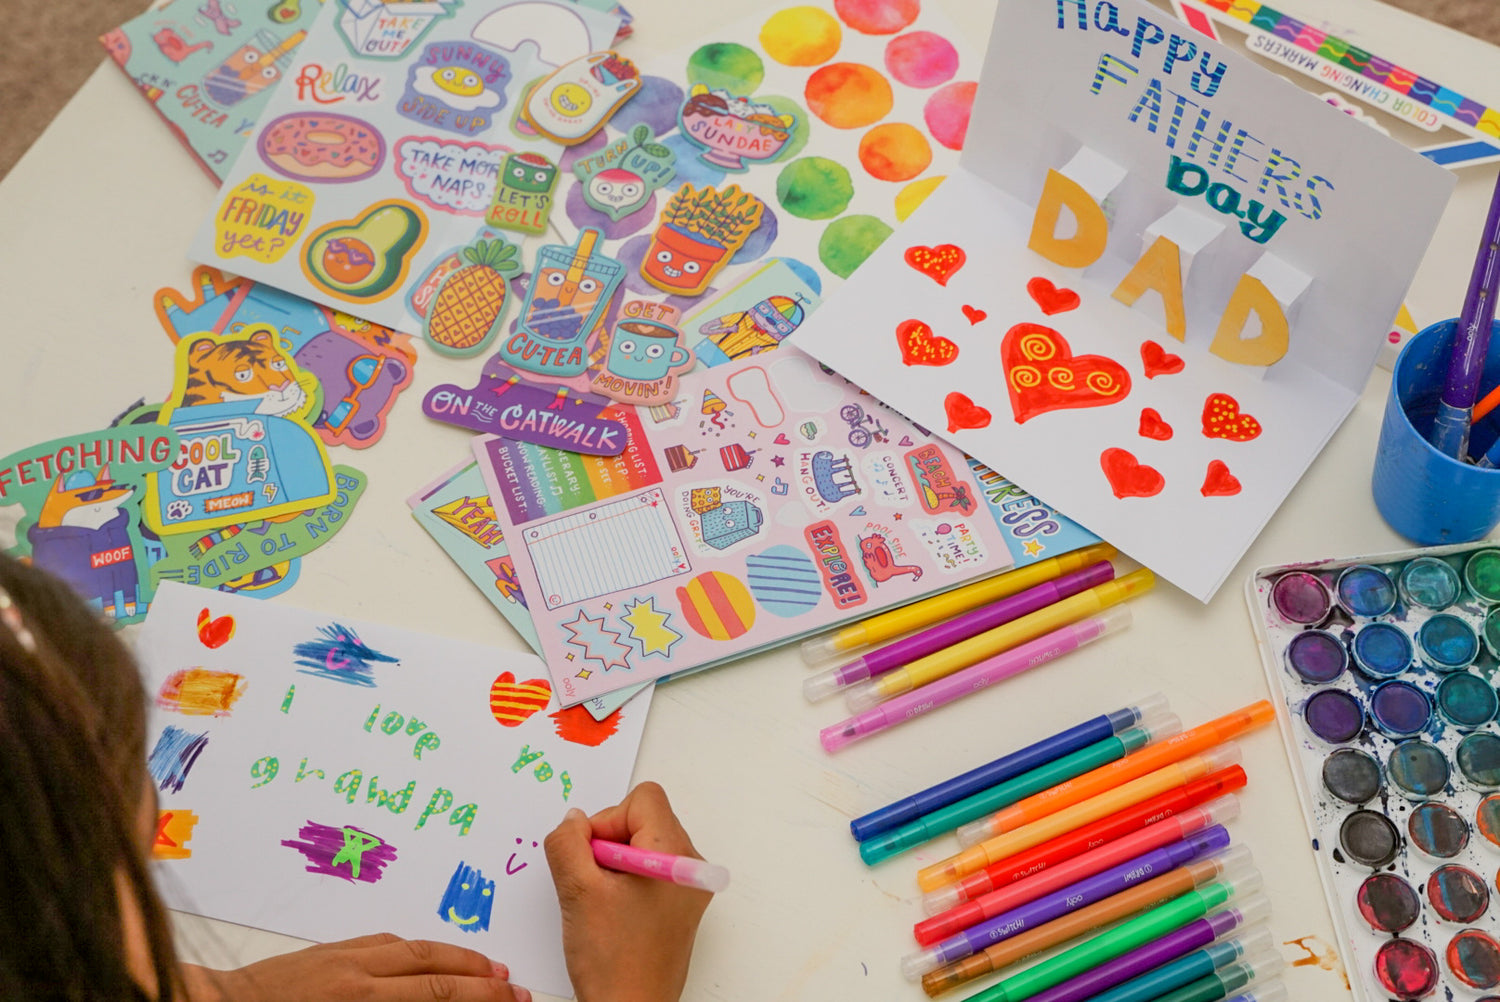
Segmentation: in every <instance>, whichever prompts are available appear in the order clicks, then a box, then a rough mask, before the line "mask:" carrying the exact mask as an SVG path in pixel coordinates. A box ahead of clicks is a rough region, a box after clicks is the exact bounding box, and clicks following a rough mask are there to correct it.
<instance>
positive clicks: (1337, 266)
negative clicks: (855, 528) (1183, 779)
mask: <svg viewBox="0 0 1500 1002" xmlns="http://www.w3.org/2000/svg"><path fill="white" fill-rule="evenodd" d="M1023 95H1024V99H1023ZM973 121H974V123H975V125H974V128H972V129H971V130H970V132H969V135H968V141H967V145H966V147H965V150H964V155H963V170H962V171H961V172H959V173H956V174H955V175H953V176H952V177H950V178H949V179H948V180H947V182H945V183H944V184H943V186H942V187H941V188H940V189H939V190H938V191H937V192H935V193H934V194H933V195H932V196H931V197H930V198H929V199H928V201H927V203H925V204H924V205H923V206H922V208H921V209H919V210H918V211H917V212H916V213H915V214H914V215H913V216H912V217H911V219H910V220H908V221H907V223H906V224H905V226H904V227H903V228H902V229H901V230H900V231H899V232H898V233H897V235H896V236H894V237H893V238H892V239H891V240H889V241H887V242H886V243H885V244H884V245H883V246H882V247H881V248H880V250H879V251H877V252H876V254H875V255H874V256H873V257H872V258H871V259H870V260H869V261H867V262H866V263H865V265H864V266H863V267H861V269H860V270H859V272H857V273H856V274H855V276H854V278H853V279H852V280H851V281H850V282H849V283H848V286H847V287H846V288H845V289H844V290H843V291H842V293H841V294H840V295H839V296H837V297H835V298H833V299H832V300H831V301H830V302H827V303H825V304H824V305H823V306H822V308H821V309H819V310H818V311H817V313H815V314H814V315H813V316H812V317H811V318H809V320H808V321H807V323H806V324H804V325H803V327H802V329H801V330H799V331H798V333H797V334H796V335H795V337H794V339H793V340H794V344H796V345H797V346H798V347H800V348H802V349H803V350H805V351H807V352H809V353H811V354H812V355H814V356H816V357H817V358H818V359H820V360H821V361H823V362H825V363H826V364H828V365H829V366H831V367H832V368H833V369H835V370H836V371H838V372H840V373H841V374H843V375H844V376H846V377H847V378H849V379H850V380H853V381H854V382H856V383H858V384H859V385H861V386H863V387H865V388H866V389H867V390H869V391H870V392H871V393H873V394H875V395H876V396H878V397H880V398H881V399H883V400H885V401H886V402H888V403H889V404H890V405H891V406H892V407H895V408H897V409H898V410H900V411H901V413H903V414H906V415H909V416H910V417H911V418H912V419H913V420H915V421H917V422H919V423H921V424H923V425H925V426H927V427H930V428H932V429H934V430H935V431H938V432H939V433H941V434H944V435H945V436H946V437H947V438H948V440H949V441H950V442H952V443H953V444H954V445H956V446H958V447H960V448H962V449H963V450H964V451H965V452H967V453H969V454H970V455H972V456H973V457H974V458H976V459H977V460H979V461H981V462H983V463H986V464H988V465H990V466H992V467H993V468H995V469H997V470H999V471H1001V472H1002V473H1004V474H1005V476H1007V477H1009V478H1011V479H1013V480H1014V481H1015V482H1016V483H1018V484H1020V485H1021V486H1022V487H1023V488H1025V489H1026V490H1027V491H1030V492H1032V493H1035V494H1037V495H1038V496H1040V497H1043V498H1046V499H1047V501H1048V502H1049V503H1051V504H1055V505H1057V506H1058V507H1059V508H1061V509H1062V510H1063V511H1066V512H1067V513H1068V514H1069V515H1070V516H1071V517H1073V518H1075V519H1077V520H1078V521H1079V522H1081V523H1082V524H1084V525H1086V526H1088V528H1089V529H1090V530H1091V531H1092V532H1095V533H1097V534H1098V535H1100V536H1102V537H1103V538H1105V539H1107V540H1109V541H1110V542H1111V543H1114V544H1115V545H1116V546H1118V547H1119V548H1120V549H1121V550H1122V551H1124V552H1126V553H1127V554H1129V555H1130V556H1131V557H1133V558H1135V559H1136V560H1138V561H1140V562H1141V563H1143V564H1145V565H1146V566H1148V567H1150V568H1152V569H1153V570H1155V571H1156V572H1157V573H1159V574H1161V575H1162V576H1163V577H1165V578H1166V579H1168V580H1169V581H1171V582H1172V583H1174V584H1176V585H1178V586H1179V587H1181V588H1182V589H1183V590H1185V591H1187V592H1188V593H1190V594H1192V595H1194V596H1195V597H1197V598H1199V599H1200V600H1203V601H1207V600H1208V599H1209V597H1211V596H1212V595H1213V593H1214V591H1215V590H1216V589H1217V588H1218V587H1219V585H1220V584H1221V583H1222V582H1223V580H1224V577H1225V575H1226V574H1227V573H1228V572H1229V570H1230V569H1231V568H1232V567H1233V566H1234V564H1235V562H1236V561H1237V560H1238V559H1239V557H1240V555H1241V554H1242V553H1244V551H1245V549H1246V548H1247V547H1248V546H1249V545H1250V543H1251V541H1252V540H1253V539H1254V538H1255V536H1256V535H1257V533H1259V531H1260V529H1261V527H1262V526H1263V525H1264V524H1265V522H1266V520H1267V519H1269V518H1270V516H1271V514H1272V513H1273V512H1274V511H1275V510H1276V508H1277V506H1278V505H1279V504H1280V503H1281V500H1282V498H1284V497H1285V496H1286V494H1287V492H1288V491H1290V490H1291V488H1292V486H1293V485H1294V484H1295V483H1296V481H1297V479H1298V477H1300V476H1301V474H1302V472H1303V470H1305V469H1306V468H1307V466H1308V464H1309V463H1311V462H1312V461H1313V459H1314V458H1315V457H1316V456H1317V454H1318V451H1319V450H1320V449H1321V448H1322V447H1323V445H1324V443H1325V442H1327V441H1328V438H1329V436H1331V435H1332V434H1333V432H1334V430H1335V429H1336V428H1337V427H1338V426H1339V424H1340V422H1342V421H1343V419H1344V418H1345V416H1347V414H1348V413H1349V410H1350V409H1351V408H1352V407H1353V405H1354V403H1355V401H1356V400H1357V399H1358V396H1359V393H1360V391H1361V390H1362V389H1363V387H1364V385H1365V382H1366V380H1367V378H1368V376H1369V373H1370V369H1371V367H1372V366H1373V365H1374V362H1375V358H1376V355H1377V353H1378V352H1379V351H1380V347H1381V343H1380V342H1381V338H1382V337H1383V336H1384V333H1385V331H1386V330H1387V329H1388V325H1389V323H1390V322H1391V320H1392V318H1394V317H1395V316H1396V312H1397V309H1398V307H1399V306H1400V304H1401V297H1402V294H1403V292H1404V290H1405V289H1406V286H1407V284H1408V282H1409V281H1410V279H1411V276H1412V274H1413V273H1414V272H1415V269H1416V265H1417V262H1418V261H1419V260H1420V259H1421V255H1422V253H1423V250H1424V248H1425V247H1426V244H1427V241H1428V240H1429V239H1430V237H1431V234H1432V232H1433V229H1434V227H1435V226H1436V224H1437V220H1438V217H1439V215H1440V213H1441V212H1442V209H1443V205H1444V203H1445V201H1446V199H1447V197H1448V193H1449V191H1450V190H1451V188H1452V185H1453V177H1452V175H1451V174H1449V173H1448V172H1446V171H1444V170H1442V169H1441V168H1439V167H1437V166H1436V165H1435V164H1433V163H1431V162H1429V161H1427V160H1424V159H1422V158H1421V157H1419V156H1417V155H1416V154H1414V153H1412V152H1410V151H1409V150H1405V149H1403V148H1402V147H1401V146H1400V145H1398V144H1396V143H1394V142H1392V141H1391V140H1389V139H1387V138H1385V137H1383V136H1380V135H1379V134H1377V133H1376V132H1374V131H1373V130H1371V129H1368V128H1365V127H1364V126H1362V125H1360V124H1359V123H1358V122H1355V121H1353V120H1352V119H1350V118H1349V117H1348V116H1346V115H1343V114H1340V113H1339V112H1337V111H1336V110H1334V109H1333V108H1331V107H1329V106H1328V105H1327V104H1325V103H1323V102H1321V101H1318V100H1317V99H1316V98H1315V97H1313V96H1312V95H1309V94H1306V93H1304V92H1302V91H1301V90H1299V89H1298V88H1295V87H1293V86H1292V85H1291V84H1289V83H1287V82H1286V81H1284V80H1281V79H1279V78H1278V77H1276V76H1274V75H1273V74H1270V73H1269V72H1267V71H1265V70H1263V69H1261V68H1260V67H1258V66H1256V65H1253V64H1252V63H1250V62H1248V61H1246V60H1245V59H1244V58H1243V57H1240V56H1238V55H1237V54H1235V53H1234V52H1232V51H1229V50H1228V49H1226V48H1224V47H1223V46H1220V45H1218V44H1216V43H1214V42H1212V41H1211V40H1209V39H1207V38H1204V37H1201V36H1198V35H1196V34H1194V33H1192V32H1191V31H1190V30H1189V29H1186V28H1184V27H1181V26H1180V25H1178V24H1176V23H1175V22H1173V21H1170V20H1168V19H1167V18H1164V17H1163V16H1162V15H1161V14H1160V13H1159V12H1158V11H1157V10H1156V9H1155V8H1153V7H1151V6H1149V5H1147V4H1144V3H1140V2H1138V0H1126V2H1122V3H1118V4H1115V3H1105V2H1102V0H1101V2H1097V3H1094V2H1087V0H1069V2H1065V3H1062V4H1060V5H1020V6H1017V7H1007V8H1005V9H1004V10H1003V11H1002V12H1001V14H1000V16H999V17H998V18H997V20H996V24H995V32H994V36H993V38H992V41H991V44H990V50H989V54H988V57H987V61H986V64H985V69H984V73H983V75H982V77H981V80H980V84H979V92H978V96H977V98H976V114H975V117H974V119H973ZM1373 207H1378V211H1376V209H1375V208H1373Z"/></svg>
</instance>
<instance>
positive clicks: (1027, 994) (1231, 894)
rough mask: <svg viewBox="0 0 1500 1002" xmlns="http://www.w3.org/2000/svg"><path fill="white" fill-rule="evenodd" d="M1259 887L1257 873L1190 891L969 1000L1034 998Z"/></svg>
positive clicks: (988, 1001) (999, 1001)
mask: <svg viewBox="0 0 1500 1002" xmlns="http://www.w3.org/2000/svg"><path fill="white" fill-rule="evenodd" d="M1259 886H1260V874H1259V873H1258V872H1252V873H1248V874H1244V875H1242V876H1240V877H1239V878H1237V879H1236V880H1234V881H1219V882H1217V883H1213V884H1209V885H1207V886H1205V887H1202V888H1200V889H1198V890H1196V891H1188V892H1187V893H1186V894H1184V895H1183V896H1182V897H1180V898H1173V899H1172V900H1171V901H1168V902H1167V903H1166V904H1164V905H1158V906H1157V907H1155V908H1153V909H1151V910H1150V911H1149V912H1146V913H1145V914H1143V915H1137V916H1136V917H1135V918H1133V919H1130V920H1129V921H1128V922H1123V923H1121V924H1120V925H1117V926H1115V927H1114V928H1113V929H1110V930H1109V931H1108V932H1103V933H1100V934H1099V935H1097V936H1095V937H1094V938H1093V939H1090V940H1087V941H1086V942H1083V943H1080V944H1079V945H1077V946H1075V947H1072V948H1071V949H1069V950H1066V951H1064V952H1063V953H1060V954H1058V955H1057V956H1055V957H1049V958H1048V959H1046V960H1044V961H1042V962H1041V963H1039V964H1035V965H1033V966H1031V967H1028V968H1026V970H1024V971H1021V972H1020V973H1019V974H1013V975H1011V976H1010V977H1008V978H1006V979H1005V980H1003V981H1001V982H1000V983H999V984H996V985H992V986H990V987H989V988H986V989H985V990H984V991H982V992H979V993H978V994H977V995H971V996H969V999H968V1002H1021V1000H1022V999H1029V998H1031V997H1032V996H1033V995H1036V994H1038V993H1040V992H1043V991H1046V990H1047V989H1048V988H1051V987H1052V986H1053V985H1056V984H1061V983H1062V982H1064V981H1066V980H1068V979H1069V978H1071V977H1075V976H1077V975H1079V974H1082V973H1083V972H1084V971H1087V970H1090V969H1092V968H1094V967H1098V966H1099V965H1100V964H1102V963H1104V962H1105V961H1108V960H1113V959H1114V958H1115V957H1118V956H1119V955H1120V954H1122V953H1125V952H1126V951H1128V950H1133V949H1135V948H1136V947H1137V946H1140V945H1142V944H1143V943H1149V942H1150V941H1152V940H1153V939H1158V938H1160V937H1162V936H1165V935H1166V934H1167V933H1169V932H1171V931H1172V930H1174V929H1179V928H1181V927H1182V926H1185V925H1187V924H1188V923H1189V922H1192V921H1193V920H1194V919H1200V918H1202V917H1203V916H1204V915H1206V914H1208V913H1209V912H1210V911H1212V910H1215V909H1218V908H1219V907H1220V906H1222V905H1223V904H1224V903H1225V902H1227V901H1229V900H1231V899H1233V898H1236V897H1238V898H1240V899H1242V900H1243V899H1244V898H1246V897H1249V896H1250V895H1251V894H1252V892H1254V891H1255V890H1256V888H1258V887H1259Z"/></svg>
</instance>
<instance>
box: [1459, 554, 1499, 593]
mask: <svg viewBox="0 0 1500 1002" xmlns="http://www.w3.org/2000/svg"><path fill="white" fill-rule="evenodd" d="M1464 584H1465V585H1467V586H1468V588H1469V593H1470V594H1471V595H1473V596H1474V597H1475V598H1476V599H1478V600H1479V601H1481V602H1483V603H1484V604H1485V605H1494V604H1495V603H1497V602H1500V550H1496V549H1485V550H1476V551H1475V552H1474V553H1471V554H1469V559H1468V560H1466V561H1464Z"/></svg>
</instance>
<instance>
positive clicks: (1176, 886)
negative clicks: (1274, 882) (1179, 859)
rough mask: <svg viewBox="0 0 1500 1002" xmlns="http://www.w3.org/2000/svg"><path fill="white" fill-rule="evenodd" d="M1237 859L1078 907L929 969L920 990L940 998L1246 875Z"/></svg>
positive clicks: (1216, 859) (1218, 859) (1215, 861)
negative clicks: (1234, 867) (1232, 865)
mask: <svg viewBox="0 0 1500 1002" xmlns="http://www.w3.org/2000/svg"><path fill="white" fill-rule="evenodd" d="M1233 861H1234V860H1233V859H1232V858H1231V859H1229V860H1226V858H1225V857H1223V856H1211V857H1209V858H1208V859H1200V860H1198V861H1197V862H1194V863H1189V864H1187V865H1186V866H1180V867H1178V868H1177V869H1175V870H1172V871H1171V872H1169V873H1164V874H1162V875H1161V876H1160V877H1154V878H1152V879H1151V880H1148V881H1146V882H1145V883H1144V884H1137V885H1136V886H1135V887H1132V888H1130V889H1129V890H1125V891H1121V892H1120V893H1119V894H1116V895H1115V896H1114V897H1110V898H1105V899H1104V900H1103V901H1100V902H1097V903H1096V904H1092V905H1089V906H1088V907H1087V908H1080V909H1079V910H1078V911H1076V912H1071V913H1069V914H1067V915H1064V916H1063V917H1062V918H1059V919H1054V920H1053V921H1051V922H1048V923H1047V924H1046V925H1044V926H1041V927H1039V928H1036V929H1033V930H1031V931H1030V932H1023V933H1022V934H1021V935H1019V936H1017V937H1015V938H1014V939H1007V940H1005V941H1003V942H1000V943H996V944H995V945H994V946H989V947H985V949H984V952H983V953H976V954H974V956H972V957H965V958H964V959H963V960H959V961H956V962H954V963H952V964H947V965H945V966H943V967H940V968H938V969H937V970H935V971H929V972H928V973H926V974H924V975H922V990H923V991H924V992H926V993H927V994H928V995H933V996H936V995H941V994H942V993H943V992H946V991H949V990H951V989H954V988H957V987H958V986H959V985H962V984H964V983H965V982H968V981H972V980H974V979H975V978H979V977H983V976H984V975H986V974H991V973H993V972H995V971H1003V970H1005V969H1006V968H1007V967H1010V966H1011V965H1012V964H1018V963H1020V962H1021V961H1023V960H1027V959H1029V958H1031V957H1034V956H1036V955H1037V954H1039V953H1042V952H1043V951H1045V950H1050V949H1051V948H1052V947H1054V946H1058V945H1060V944H1062V943H1067V942H1070V941H1072V940H1075V939H1078V938H1079V937H1081V936H1085V935H1087V934H1089V933H1091V932H1094V931H1095V930H1097V929H1103V928H1104V927H1105V926H1108V925H1112V924H1114V923H1115V922H1118V921H1119V920H1121V919H1124V918H1129V917H1130V916H1132V915H1137V914H1139V913H1141V912H1144V911H1146V910H1147V909H1149V908H1155V907H1157V906H1158V905H1161V904H1164V903H1166V902H1168V901H1172V900H1174V899H1176V898H1179V897H1181V896H1182V895H1184V894H1186V893H1187V892H1188V891H1191V890H1193V889H1194V888H1199V887H1205V886H1207V885H1209V884H1211V883H1214V882H1222V881H1224V880H1229V879H1231V878H1233V877H1234V876H1236V875H1237V874H1238V873H1239V872H1244V871H1231V870H1229V869H1228V868H1227V866H1226V863H1227V862H1233Z"/></svg>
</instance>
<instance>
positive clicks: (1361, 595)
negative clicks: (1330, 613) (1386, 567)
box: [1338, 564, 1396, 619]
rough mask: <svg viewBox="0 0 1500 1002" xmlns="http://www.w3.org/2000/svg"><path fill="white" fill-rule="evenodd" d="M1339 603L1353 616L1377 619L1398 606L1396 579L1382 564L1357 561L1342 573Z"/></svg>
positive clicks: (1339, 583) (1339, 584) (1340, 575)
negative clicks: (1359, 562)
mask: <svg viewBox="0 0 1500 1002" xmlns="http://www.w3.org/2000/svg"><path fill="white" fill-rule="evenodd" d="M1338 594H1339V605H1341V606H1343V607H1344V608H1345V609H1347V610H1348V611H1349V614H1350V615H1351V616H1362V617H1364V618H1365V619H1373V618H1375V617H1376V616H1384V615H1386V614H1387V613H1389V612H1390V611H1391V610H1392V609H1394V608H1396V582H1394V581H1392V580H1391V576H1390V575H1389V574H1387V573H1386V572H1385V571H1383V570H1381V569H1380V568H1379V567H1373V566H1371V565H1370V564H1355V565H1353V566H1352V567H1346V568H1344V570H1343V571H1342V572H1340V574H1339V582H1338Z"/></svg>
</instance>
